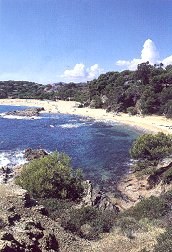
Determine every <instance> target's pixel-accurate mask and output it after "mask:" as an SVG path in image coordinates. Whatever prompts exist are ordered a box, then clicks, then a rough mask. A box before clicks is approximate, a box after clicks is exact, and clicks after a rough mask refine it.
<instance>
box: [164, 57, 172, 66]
mask: <svg viewBox="0 0 172 252" xmlns="http://www.w3.org/2000/svg"><path fill="white" fill-rule="evenodd" d="M162 63H163V64H164V66H168V65H170V64H172V55H171V56H169V57H167V58H165V59H163V60H162Z"/></svg>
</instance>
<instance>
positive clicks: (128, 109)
mask: <svg viewBox="0 0 172 252" xmlns="http://www.w3.org/2000/svg"><path fill="white" fill-rule="evenodd" d="M127 113H129V114H130V115H136V114H137V109H136V108H135V107H128V108H127Z"/></svg>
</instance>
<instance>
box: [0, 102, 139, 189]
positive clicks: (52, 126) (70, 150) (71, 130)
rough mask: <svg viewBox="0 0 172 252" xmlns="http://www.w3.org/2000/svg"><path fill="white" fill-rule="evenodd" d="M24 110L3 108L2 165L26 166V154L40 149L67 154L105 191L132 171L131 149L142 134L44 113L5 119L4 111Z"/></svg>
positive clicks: (0, 133) (0, 111)
mask: <svg viewBox="0 0 172 252" xmlns="http://www.w3.org/2000/svg"><path fill="white" fill-rule="evenodd" d="M23 108H24V107H15V106H0V115H1V117H0V166H3V165H9V164H12V165H14V164H17V163H24V162H25V160H24V159H23V151H24V150H25V149H27V148H34V149H37V148H41V149H45V150H47V151H49V152H51V151H55V150H57V151H60V152H65V153H66V154H68V155H69V156H70V157H71V160H72V161H71V162H72V165H73V166H74V167H76V168H81V169H82V170H83V173H84V177H85V179H91V180H92V181H93V183H94V185H98V186H99V187H101V188H103V189H104V190H106V191H107V190H108V191H109V190H111V191H113V190H114V189H115V185H116V182H117V181H118V180H119V179H120V177H121V176H123V175H124V174H125V173H126V172H127V171H128V170H129V164H130V162H131V160H130V156H129V149H130V147H131V144H132V142H133V140H134V139H136V137H137V136H138V135H140V133H141V132H139V131H136V130H135V129H134V128H131V127H128V126H125V125H122V124H119V123H114V122H110V121H109V122H108V123H104V122H101V121H95V120H93V119H90V118H84V117H80V116H76V115H66V114H41V116H40V117H38V118H37V119H36V118H35V119H28V118H19V117H17V118H16V117H11V116H8V117H4V114H3V113H4V112H6V111H12V110H15V109H23Z"/></svg>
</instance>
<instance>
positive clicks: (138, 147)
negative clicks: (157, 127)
mask: <svg viewBox="0 0 172 252" xmlns="http://www.w3.org/2000/svg"><path fill="white" fill-rule="evenodd" d="M130 154H131V156H132V158H135V159H148V160H160V159H161V158H164V157H166V156H168V155H170V154H172V136H171V135H166V134H164V133H161V132H159V133H158V134H156V135H153V134H144V135H142V136H140V137H138V138H137V139H136V141H135V142H134V143H133V145H132V148H131V150H130Z"/></svg>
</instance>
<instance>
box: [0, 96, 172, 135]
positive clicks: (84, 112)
mask: <svg viewBox="0 0 172 252" xmlns="http://www.w3.org/2000/svg"><path fill="white" fill-rule="evenodd" d="M78 104H79V103H77V102H74V101H61V100H59V101H47V100H45V101H41V100H30V99H0V105H13V106H37V107H44V109H45V112H46V113H64V114H74V115H80V116H85V117H91V118H93V119H96V120H101V121H105V122H108V121H114V122H119V123H122V124H126V125H129V126H132V127H135V128H136V129H139V130H143V131H145V132H154V133H157V132H164V133H168V134H172V119H167V118H165V117H164V116H155V115H153V116H145V117H141V116H129V115H128V114H125V113H119V114H115V113H112V112H110V113H107V112H106V110H104V109H91V108H78Z"/></svg>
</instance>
